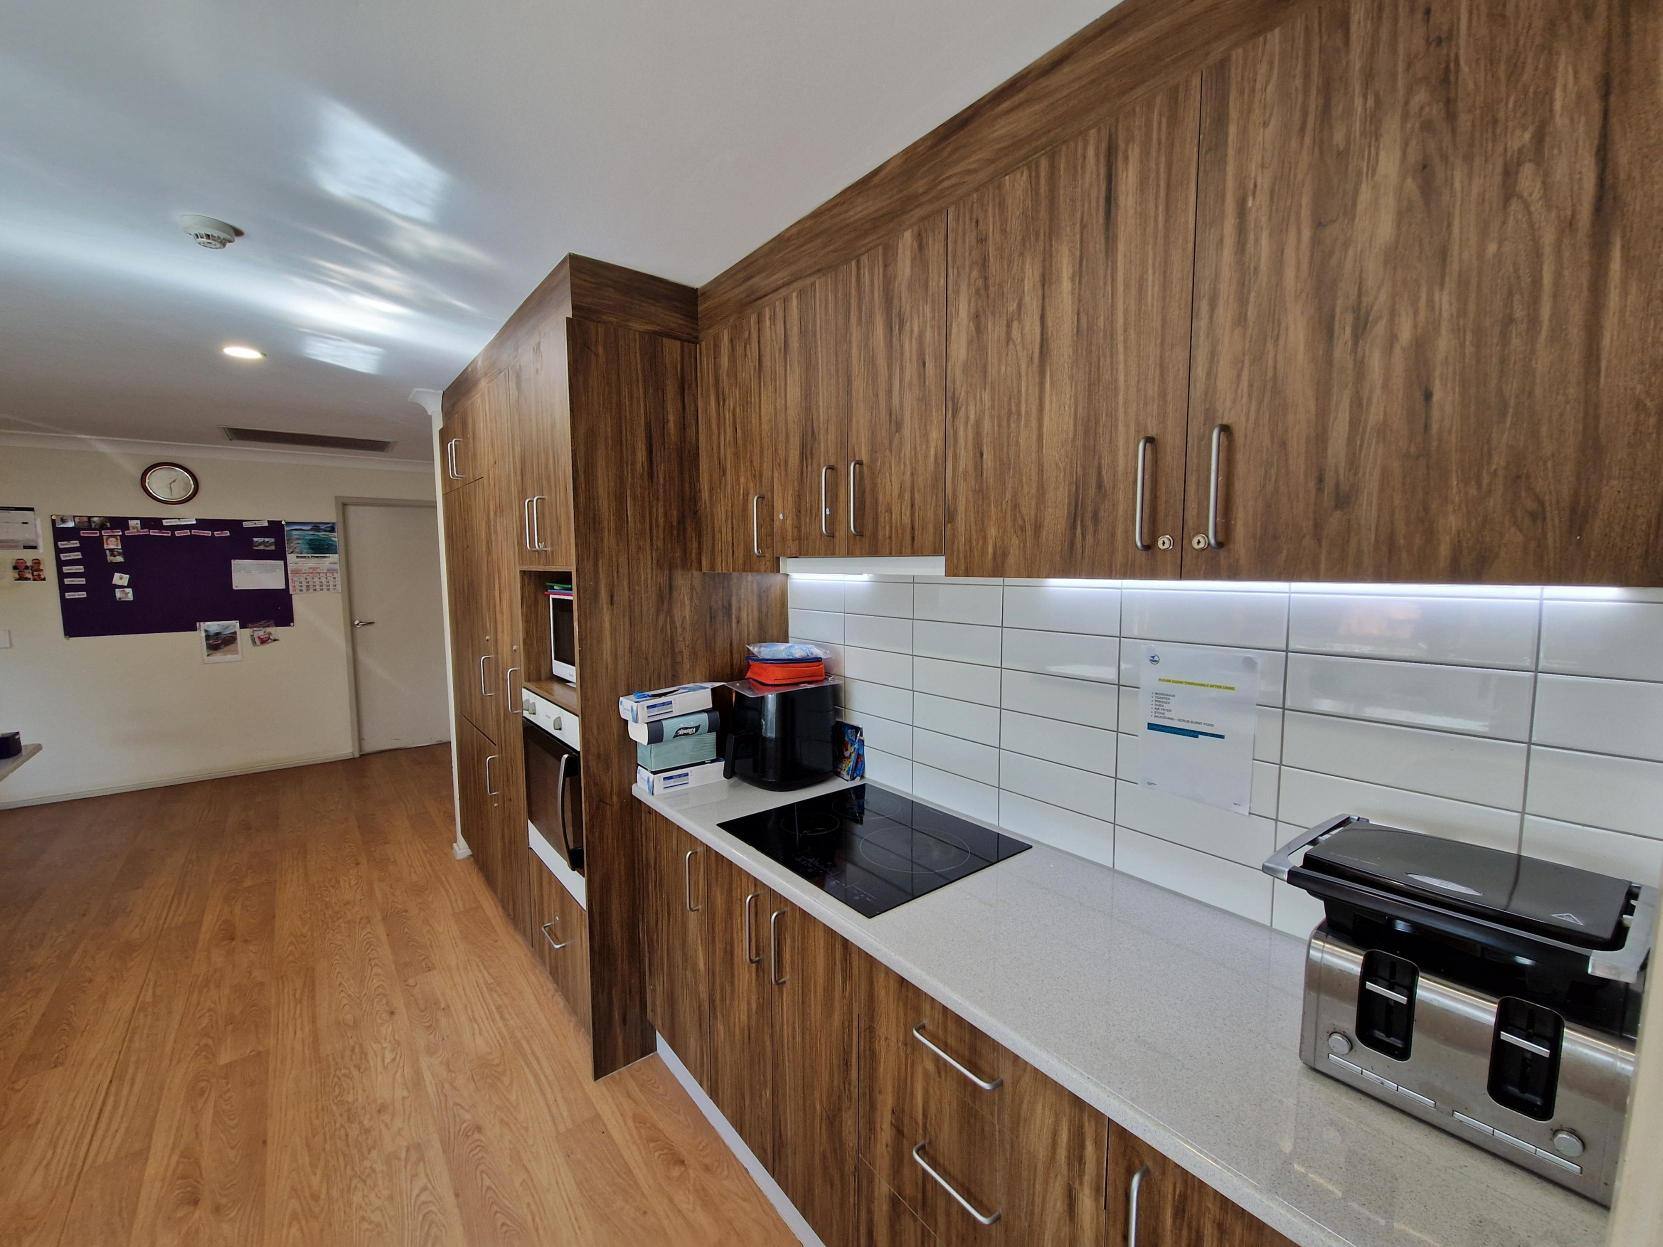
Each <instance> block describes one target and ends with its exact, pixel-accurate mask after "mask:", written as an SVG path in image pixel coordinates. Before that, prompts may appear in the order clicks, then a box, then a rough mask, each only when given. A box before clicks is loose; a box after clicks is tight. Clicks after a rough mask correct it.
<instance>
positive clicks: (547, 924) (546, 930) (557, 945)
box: [543, 918, 571, 952]
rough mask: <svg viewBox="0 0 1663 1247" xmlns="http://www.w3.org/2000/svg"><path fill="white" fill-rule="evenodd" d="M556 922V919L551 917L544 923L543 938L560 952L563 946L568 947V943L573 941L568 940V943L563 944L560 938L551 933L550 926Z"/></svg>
mask: <svg viewBox="0 0 1663 1247" xmlns="http://www.w3.org/2000/svg"><path fill="white" fill-rule="evenodd" d="M554 922H555V920H554V919H553V918H550V919H549V920H548V921H547V922H545V923H544V924H543V938H544V939H545V940H547V941H548V942H549V947H550V948H552V949H554V951H555V952H559V951H560V950H561V949H562V948H564V947H566V944H570V943H571V941H570V940H567V941H566V944H562V943H561V942H560V941H559V940H557V939H555V938H554V936H552V935H550V934H549V928H550V927H552V926H553V925H554Z"/></svg>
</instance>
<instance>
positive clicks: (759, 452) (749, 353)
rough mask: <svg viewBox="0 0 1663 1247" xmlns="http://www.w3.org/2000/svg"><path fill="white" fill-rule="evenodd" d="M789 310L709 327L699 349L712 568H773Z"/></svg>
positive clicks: (704, 512) (706, 556) (704, 511)
mask: <svg viewBox="0 0 1663 1247" xmlns="http://www.w3.org/2000/svg"><path fill="white" fill-rule="evenodd" d="M784 352H785V305H784V303H783V302H775V303H770V304H769V305H768V306H766V307H764V308H762V309H761V310H759V311H757V312H753V313H751V314H750V315H748V316H744V317H741V318H739V319H737V320H734V321H731V322H729V323H728V324H726V325H722V326H720V327H718V328H716V329H713V330H711V331H710V332H709V333H708V334H706V335H705V338H704V341H703V342H701V343H700V345H699V483H700V491H701V494H702V508H701V512H700V519H701V528H702V536H703V551H702V557H703V567H704V569H705V570H706V571H721V572H755V571H773V570H775V569H776V567H777V562H776V560H777V558H778V555H777V553H776V542H775V536H774V530H775V525H776V521H775V516H776V514H777V513H778V512H779V509H780V507H779V499H778V497H777V496H776V490H775V488H774V461H775V458H776V456H777V455H778V453H779V449H780V447H779V428H780V410H779V409H780V405H781V402H782V398H783V395H782V392H781V389H780V386H781V384H782V381H783V370H784Z"/></svg>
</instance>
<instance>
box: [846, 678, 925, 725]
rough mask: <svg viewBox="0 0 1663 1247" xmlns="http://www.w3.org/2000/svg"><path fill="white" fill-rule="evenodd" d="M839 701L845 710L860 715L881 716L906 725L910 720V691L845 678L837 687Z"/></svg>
mask: <svg viewBox="0 0 1663 1247" xmlns="http://www.w3.org/2000/svg"><path fill="white" fill-rule="evenodd" d="M839 701H840V704H841V705H842V706H843V707H844V708H845V709H848V710H856V711H859V712H861V713H862V714H875V715H881V716H882V717H883V718H885V719H891V720H893V721H894V722H896V723H906V722H909V721H910V720H911V719H912V713H913V711H912V706H913V697H912V693H911V691H910V690H908V689H904V688H896V687H894V686H893V685H889V684H875V683H873V682H872V681H871V680H851V679H848V678H845V679H844V680H843V682H842V684H841V685H840V686H839Z"/></svg>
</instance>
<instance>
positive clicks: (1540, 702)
mask: <svg viewBox="0 0 1663 1247" xmlns="http://www.w3.org/2000/svg"><path fill="white" fill-rule="evenodd" d="M1531 739H1532V740H1533V741H1535V743H1536V744H1538V745H1556V746H1559V747H1561V748H1564V749H1582V750H1589V751H1592V752H1594V753H1614V754H1620V755H1622V756H1623V757H1628V758H1647V759H1650V760H1651V761H1653V762H1663V684H1649V683H1644V682H1642V681H1639V680H1600V679H1593V678H1591V677H1585V676H1571V675H1544V676H1538V677H1537V680H1536V721H1535V725H1534V727H1533V728H1532V730H1531Z"/></svg>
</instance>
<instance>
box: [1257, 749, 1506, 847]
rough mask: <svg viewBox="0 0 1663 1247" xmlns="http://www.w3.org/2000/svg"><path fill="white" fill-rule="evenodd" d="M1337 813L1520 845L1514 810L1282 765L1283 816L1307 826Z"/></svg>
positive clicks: (1476, 841) (1478, 841) (1476, 840)
mask: <svg viewBox="0 0 1663 1247" xmlns="http://www.w3.org/2000/svg"><path fill="white" fill-rule="evenodd" d="M1532 765H1534V764H1532ZM1337 814H1358V815H1361V816H1362V817H1364V818H1371V819H1374V820H1375V821H1377V822H1381V823H1388V824H1390V825H1392V826H1395V827H1404V828H1407V829H1408V830H1410V831H1423V832H1428V833H1430V834H1432V835H1434V836H1444V837H1445V838H1447V839H1450V840H1462V841H1465V842H1467V843H1469V844H1481V845H1484V846H1486V847H1488V848H1492V849H1502V850H1504V851H1506V852H1509V853H1512V852H1516V851H1517V850H1518V844H1519V815H1518V812H1517V811H1515V810H1498V809H1494V808H1492V807H1490V806H1487V805H1472V804H1470V803H1468V802H1465V801H1451V800H1450V799H1449V798H1448V797H1434V796H1429V795H1428V794H1426V793H1423V792H1409V791H1407V790H1405V789H1402V788H1387V787H1384V786H1382V785H1380V784H1366V783H1363V782H1361V781H1360V780H1355V779H1342V778H1340V777H1339V776H1335V775H1318V774H1317V773H1316V772H1314V771H1301V770H1299V769H1297V768H1295V767H1291V766H1285V767H1283V768H1282V802H1281V806H1280V809H1279V816H1280V818H1281V820H1282V821H1283V822H1285V823H1293V824H1294V825H1296V826H1299V827H1307V828H1308V827H1314V826H1316V825H1317V824H1318V823H1320V822H1323V821H1325V820H1327V819H1330V818H1333V817H1334V816H1335V815H1337Z"/></svg>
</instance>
